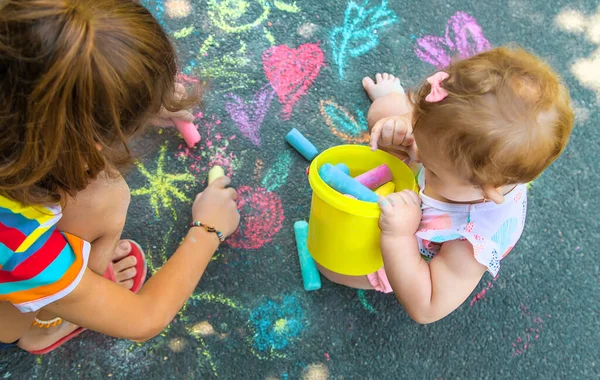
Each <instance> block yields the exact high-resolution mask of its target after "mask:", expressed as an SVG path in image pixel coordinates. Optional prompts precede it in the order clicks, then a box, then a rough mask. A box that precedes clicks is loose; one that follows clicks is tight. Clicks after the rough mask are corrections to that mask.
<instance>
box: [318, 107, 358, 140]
mask: <svg viewBox="0 0 600 380" xmlns="http://www.w3.org/2000/svg"><path fill="white" fill-rule="evenodd" d="M319 109H320V111H321V116H323V119H324V120H325V124H327V126H328V127H329V129H330V130H331V132H332V133H333V134H334V135H336V136H337V137H339V138H341V139H342V140H344V141H345V142H348V143H353V144H362V143H368V142H369V133H368V128H369V127H368V124H367V118H366V117H365V113H364V112H363V111H361V110H357V111H356V116H354V115H352V114H351V113H350V112H349V111H348V110H347V109H346V108H344V107H342V106H340V105H339V104H337V103H336V102H334V101H333V100H332V99H329V100H321V102H320V107H319Z"/></svg>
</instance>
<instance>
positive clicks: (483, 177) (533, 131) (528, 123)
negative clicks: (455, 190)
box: [412, 47, 573, 187]
mask: <svg viewBox="0 0 600 380" xmlns="http://www.w3.org/2000/svg"><path fill="white" fill-rule="evenodd" d="M443 71H445V72H447V73H448V74H449V77H448V79H446V80H444V81H443V82H442V84H441V86H442V87H443V88H444V89H445V90H446V91H447V92H448V96H447V97H446V98H445V99H444V100H442V101H440V102H437V103H429V102H427V101H426V100H425V97H426V96H427V95H428V94H429V93H430V91H431V85H430V84H429V83H427V82H425V83H423V84H422V85H421V86H420V88H419V89H418V90H417V91H416V93H414V94H412V95H413V96H412V101H413V103H414V106H415V107H414V114H413V120H415V125H414V131H415V134H416V136H417V137H418V136H419V135H421V136H423V138H425V139H428V140H434V141H435V142H436V145H439V146H440V147H441V149H440V150H439V151H440V152H441V154H442V157H441V158H443V159H445V160H448V161H449V162H450V163H452V164H453V165H454V167H455V168H456V169H457V170H458V172H459V173H464V174H465V175H466V176H467V179H468V180H469V182H471V183H472V184H474V185H478V186H485V185H491V186H494V187H499V186H503V185H508V184H519V183H527V182H529V181H532V180H533V179H535V178H536V177H537V176H539V175H540V174H541V173H542V171H544V169H546V168H547V167H548V166H549V165H550V164H551V163H552V162H553V161H554V160H555V159H556V158H557V157H558V156H559V155H560V154H561V153H562V151H563V149H564V148H565V146H566V144H567V142H568V139H569V135H570V133H571V130H572V129H573V110H572V109H571V106H570V96H569V91H568V90H567V88H566V87H565V86H564V85H563V84H562V83H561V81H560V79H559V77H558V75H557V74H556V73H555V72H554V71H553V70H552V69H551V68H550V67H549V66H548V65H547V64H545V63H544V62H542V61H541V60H540V59H538V58H537V57H535V56H533V55H531V54H530V53H528V52H526V51H524V50H522V49H520V48H513V47H511V48H509V47H501V48H496V49H493V50H491V51H488V52H485V53H481V54H479V55H476V56H473V57H471V58H469V59H466V60H463V61H458V62H454V63H452V64H451V65H450V66H449V67H447V68H446V69H444V70H443Z"/></svg>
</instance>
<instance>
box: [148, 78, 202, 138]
mask: <svg viewBox="0 0 600 380" xmlns="http://www.w3.org/2000/svg"><path fill="white" fill-rule="evenodd" d="M175 94H176V96H177V97H178V98H183V97H184V96H185V94H186V90H185V87H184V86H183V85H182V84H180V83H175ZM173 119H179V120H184V121H188V122H190V123H191V122H193V121H194V115H193V114H192V111H190V110H181V111H177V112H171V111H168V110H167V109H166V108H165V107H161V108H160V111H159V113H158V115H156V116H154V117H153V118H152V119H150V124H152V125H154V126H156V127H174V126H175V124H174V123H173Z"/></svg>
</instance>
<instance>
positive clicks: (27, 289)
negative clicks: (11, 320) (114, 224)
mask: <svg viewBox="0 0 600 380" xmlns="http://www.w3.org/2000/svg"><path fill="white" fill-rule="evenodd" d="M61 217H62V210H61V208H60V206H58V205H57V206H53V207H43V206H24V205H22V204H20V203H18V202H15V201H13V200H10V199H8V198H5V197H3V196H0V301H8V302H10V303H12V304H13V305H14V306H16V307H17V308H18V309H19V310H20V311H21V312H23V313H27V312H32V311H36V310H39V309H41V308H42V307H44V306H46V305H48V304H50V303H52V302H54V301H56V300H59V299H61V298H63V297H64V296H66V295H67V294H69V293H71V292H72V291H73V289H75V287H76V286H77V285H78V284H79V281H80V280H81V277H82V276H83V272H84V271H85V269H86V267H87V261H88V256H89V252H90V244H89V243H88V242H86V241H84V240H82V239H80V238H78V237H76V236H73V235H71V234H68V233H63V232H60V231H58V229H57V228H56V223H58V221H59V220H60V218H61Z"/></svg>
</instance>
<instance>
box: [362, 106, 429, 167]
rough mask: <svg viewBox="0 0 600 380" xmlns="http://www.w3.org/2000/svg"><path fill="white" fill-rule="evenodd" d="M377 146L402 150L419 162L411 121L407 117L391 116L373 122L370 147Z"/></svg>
mask: <svg viewBox="0 0 600 380" xmlns="http://www.w3.org/2000/svg"><path fill="white" fill-rule="evenodd" d="M378 147H381V148H388V149H392V150H394V149H396V150H401V151H404V152H406V153H408V155H409V156H410V158H411V160H413V161H417V162H419V157H418V154H417V144H416V143H415V138H414V136H413V129H412V121H411V119H410V118H408V117H405V116H392V117H387V118H383V119H381V120H379V121H378V122H377V123H375V125H374V126H373V128H371V149H373V150H375V149H377V148H378Z"/></svg>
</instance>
